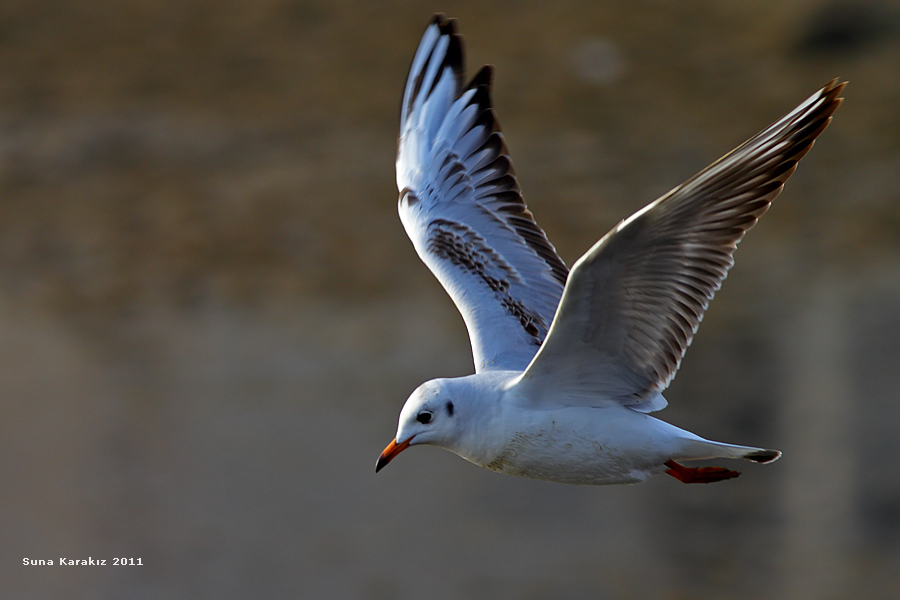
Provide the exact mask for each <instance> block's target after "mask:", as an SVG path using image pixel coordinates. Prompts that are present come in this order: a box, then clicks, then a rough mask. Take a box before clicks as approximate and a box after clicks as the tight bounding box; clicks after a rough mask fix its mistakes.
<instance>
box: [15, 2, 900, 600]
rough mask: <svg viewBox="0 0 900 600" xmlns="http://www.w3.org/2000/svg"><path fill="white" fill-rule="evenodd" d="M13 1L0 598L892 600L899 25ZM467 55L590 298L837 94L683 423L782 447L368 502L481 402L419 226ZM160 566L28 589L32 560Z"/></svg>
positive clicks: (896, 535) (528, 6)
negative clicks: (806, 106)
mask: <svg viewBox="0 0 900 600" xmlns="http://www.w3.org/2000/svg"><path fill="white" fill-rule="evenodd" d="M591 5H592V6H590V7H589V6H587V5H586V4H582V3H579V2H572V1H560V2H554V3H549V2H530V1H529V2H525V1H523V2H513V1H504V2H490V3H486V2H456V1H448V2H443V3H440V4H438V3H432V2H412V1H402V2H393V3H376V2H367V1H361V0H353V1H351V0H347V1H342V2H325V1H302V0H256V1H253V2H250V1H242V2H238V1H222V0H219V1H212V0H179V1H171V0H153V1H151V0H134V1H131V2H116V1H103V0H96V1H89V0H75V1H71V0H67V1H56V0H6V1H4V2H3V3H2V4H0V398H2V400H0V506H2V509H3V519H2V522H0V548H2V558H0V595H2V597H3V598H14V599H51V598H67V599H73V598H76V599H77V598H91V599H119V598H133V599H144V598H147V599H150V598H172V599H179V598H185V599H187V598H191V599H193V598H216V599H230V598H235V599H237V598H250V597H254V598H361V599H373V600H374V599H382V598H384V599H387V598H401V599H406V598H429V599H456V598H476V599H477V598H491V599H494V598H535V599H538V598H547V599H556V598H592V599H594V598H601V599H606V598H609V599H613V598H616V599H618V598H663V599H671V600H676V599H689V598H690V599H693V598H705V599H720V598H721V599H755V598H784V599H792V600H793V599H817V600H820V599H833V598H863V597H864V598H870V599H882V598H883V599H888V598H895V597H896V593H897V590H898V589H900V477H898V468H897V462H898V460H900V436H898V435H897V431H898V429H900V406H898V403H897V401H896V400H897V398H896V392H895V390H896V385H897V384H896V381H897V374H898V362H900V335H898V334H900V311H898V310H897V307H898V305H900V252H898V250H900V77H898V75H900V7H898V5H897V4H896V3H895V2H892V1H891V0H871V1H868V0H866V1H851V0H847V1H835V0H824V1H822V0H791V1H782V2H714V1H703V2H677V1H661V0H654V1H648V2H628V1H624V0H618V1H606V2H595V3H591ZM437 10H443V11H444V12H447V13H448V14H450V15H452V16H456V17H458V18H459V19H460V26H461V30H462V33H463V34H464V35H465V36H466V40H467V54H468V66H469V72H470V73H473V72H474V70H475V68H477V66H479V65H481V64H483V63H488V62H490V63H493V64H495V65H496V66H497V77H496V86H495V100H496V105H497V110H498V113H499V116H500V120H501V123H502V124H503V127H504V131H505V133H506V135H507V140H508V143H509V146H510V148H511V152H512V155H513V157H514V159H515V161H516V166H517V169H518V172H519V175H520V181H521V184H522V187H523V189H524V191H525V195H526V199H527V200H528V201H529V203H530V206H531V208H532V210H533V211H534V213H535V214H536V216H537V218H538V220H539V222H540V223H541V224H542V225H543V226H544V228H545V229H546V230H547V233H548V235H549V236H550V238H551V240H553V241H554V242H555V244H556V245H557V248H558V249H559V250H560V253H561V254H562V256H563V258H564V259H566V261H567V262H568V263H570V264H571V263H572V262H573V261H574V260H575V259H576V258H577V257H578V256H579V255H580V254H581V253H582V252H583V251H584V250H586V249H587V248H588V247H589V246H590V245H591V244H592V243H593V242H594V241H595V240H596V239H598V238H599V237H600V236H601V235H602V234H603V233H605V232H606V231H607V230H608V229H609V228H610V227H612V226H613V225H615V223H616V222H617V221H618V220H619V219H621V218H624V217H626V216H628V215H629V214H631V213H632V212H633V211H635V210H637V209H638V208H640V207H641V206H643V205H644V204H645V203H647V202H648V201H650V200H652V199H654V198H655V197H656V196H658V195H659V194H661V193H663V192H665V191H667V190H668V189H669V188H671V187H673V186H674V185H676V184H678V183H680V182H681V181H683V180H684V179H686V178H687V177H689V176H690V175H692V174H693V173H695V172H696V171H697V170H699V169H701V168H702V167H704V166H705V165H707V164H708V163H709V162H711V161H712V160H714V159H716V158H718V157H719V156H720V155H721V154H723V153H724V152H726V151H728V150H730V149H731V148H733V147H734V146H736V145H737V144H738V143H740V142H742V141H743V140H744V139H746V138H747V137H749V136H750V135H752V134H753V133H755V132H756V131H758V130H760V129H761V128H762V127H764V126H765V125H766V124H768V123H770V122H771V121H773V120H775V119H776V118H777V117H779V116H780V115H781V114H783V113H785V112H787V111H788V110H789V109H791V108H793V107H794V106H795V105H796V104H798V103H799V102H800V101H802V100H803V99H804V98H806V97H807V96H809V95H810V94H811V93H812V92H813V91H815V90H816V89H817V88H818V87H820V86H821V85H822V84H824V83H825V82H827V81H828V80H830V79H832V78H833V77H836V76H841V77H843V78H845V79H849V80H850V81H851V83H850V85H849V87H848V88H847V90H846V93H845V96H846V97H847V101H846V103H845V104H844V106H843V107H842V108H841V109H840V110H839V111H838V113H837V116H836V119H835V121H834V123H833V124H832V126H831V127H830V128H829V129H828V131H826V132H825V133H824V134H823V135H822V137H821V139H820V141H819V143H818V144H817V145H816V147H815V148H814V149H813V151H812V152H811V153H810V154H809V155H808V156H807V157H806V158H805V159H804V161H803V162H802V164H801V166H800V169H799V170H798V172H797V174H796V175H795V176H794V177H793V178H792V179H791V181H790V182H789V184H788V186H787V188H786V191H785V193H784V194H783V195H782V197H781V198H779V200H778V201H777V202H776V204H775V206H774V207H773V209H772V210H771V211H770V212H769V214H768V215H766V217H765V218H764V219H763V221H762V223H761V224H760V226H759V227H758V228H757V229H755V230H754V231H753V232H752V233H751V234H750V235H749V236H748V237H747V239H746V240H745V241H744V243H743V244H742V246H741V248H740V250H739V251H738V253H737V266H736V268H735V269H734V270H733V271H732V275H731V277H730V278H729V279H728V281H727V282H726V284H725V286H724V288H723V290H722V292H721V293H720V294H719V295H718V297H717V299H716V301H715V302H714V303H713V304H712V307H711V310H710V312H709V313H708V316H707V319H706V321H705V322H704V325H703V327H701V330H700V333H699V335H698V337H697V338H696V341H695V343H694V345H693V347H692V348H691V350H690V352H688V355H687V358H686V360H685V362H684V365H683V368H682V370H681V373H680V375H679V377H678V378H677V379H676V380H675V383H674V384H673V385H672V387H671V388H670V390H669V392H668V393H667V394H666V395H667V396H668V398H669V401H670V403H671V405H670V407H669V409H667V410H666V411H665V412H663V413H661V414H660V416H661V417H662V418H664V419H666V420H669V421H671V422H673V423H675V424H677V425H680V426H683V427H687V428H688V429H691V430H693V431H696V432H697V433H699V434H701V435H706V436H709V437H712V438H716V439H723V440H727V441H731V442H738V443H747V444H753V445H761V446H767V447H773V448H779V449H782V450H784V451H785V456H784V458H783V459H782V460H781V461H780V462H778V463H776V464H774V465H772V466H768V467H760V466H756V465H751V464H748V465H744V466H742V469H741V470H743V471H744V474H743V476H742V477H741V478H740V479H738V480H736V481H731V482H728V483H723V484H717V485H710V486H683V485H681V484H679V483H678V482H676V481H675V480H673V479H671V478H668V477H659V478H656V479H655V480H653V481H651V482H649V483H647V484H644V485H641V486H630V487H610V488H588V487H585V488H579V487H566V486H562V485H556V484H547V483H542V482H534V481H526V480H518V479H515V478H511V477H504V476H501V475H497V474H494V473H490V472H487V471H483V470H481V469H478V468H476V467H474V466H472V465H469V464H467V463H465V462H464V461H462V460H461V459H459V458H457V457H455V456H453V455H451V454H449V453H447V452H443V451H439V450H435V449H430V448H424V449H421V448H420V449H416V450H413V451H410V452H408V453H405V454H404V455H403V456H402V457H401V458H400V459H399V460H397V461H396V462H395V463H393V464H392V465H391V466H390V468H388V469H386V470H385V471H384V472H382V473H380V474H379V475H378V476H377V477H376V476H375V474H374V472H373V466H374V462H375V459H376V457H377V455H378V453H379V452H380V451H381V449H382V448H383V447H384V445H385V444H386V443H387V442H388V441H389V440H390V439H391V437H392V436H393V433H394V430H395V427H396V417H397V413H398V412H399V410H400V407H401V405H402V403H403V401H404V400H405V399H406V397H407V395H408V394H409V393H410V392H411V391H412V390H413V389H414V388H415V387H416V386H417V385H418V384H419V383H421V382H422V381H424V380H425V379H428V378H431V377H436V376H452V375H462V374H466V373H468V372H469V371H470V370H471V355H470V353H469V348H468V340H467V337H466V334H465V329H464V326H463V324H462V321H461V319H460V318H459V316H458V314H457V313H456V311H455V308H454V307H453V305H452V304H451V302H450V301H449V299H448V298H447V297H446V296H445V294H444V292H443V290H442V289H441V288H440V286H439V285H438V284H437V282H436V281H435V280H434V279H433V278H432V276H431V274H430V273H429V272H428V271H427V270H426V269H425V267H424V266H423V265H421V264H420V263H419V261H418V258H417V257H416V255H415V253H414V251H413V249H412V247H411V245H410V243H409V242H408V240H407V239H406V236H405V234H404V232H403V230H402V228H401V225H400V223H399V220H398V218H397V216H396V204H395V203H396V196H397V191H396V188H395V184H394V173H393V161H394V151H395V149H396V128H397V115H398V106H399V98H400V92H401V89H402V85H403V83H404V78H405V75H406V69H407V67H408V65H409V61H410V60H411V58H412V54H413V52H414V50H415V48H416V44H417V43H418V39H419V36H420V35H421V33H422V31H423V28H424V26H425V24H426V23H427V21H428V19H429V18H430V16H431V14H432V12H434V11H437ZM88 556H91V557H94V558H106V559H112V557H116V556H124V557H135V558H141V559H142V561H143V563H144V566H142V567H113V566H106V567H60V566H53V567H31V566H29V567H26V566H23V565H22V559H23V558H25V557H28V558H34V559H41V558H43V559H48V558H50V559H53V560H54V562H56V561H57V560H58V559H59V557H68V558H85V559H86V558H87V557H88Z"/></svg>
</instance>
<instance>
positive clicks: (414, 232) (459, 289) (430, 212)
mask: <svg viewBox="0 0 900 600" xmlns="http://www.w3.org/2000/svg"><path fill="white" fill-rule="evenodd" d="M491 77H492V69H491V68H490V67H483V68H482V69H481V70H480V71H479V72H478V73H477V74H476V75H475V77H474V78H473V79H472V81H471V82H470V83H469V84H468V85H465V84H464V71H463V52H462V41H461V38H460V37H459V36H458V35H457V34H456V30H455V22H454V21H453V20H448V19H445V18H444V17H443V16H442V15H436V16H435V17H434V18H433V19H432V22H431V23H430V24H429V26H428V27H427V29H426V30H425V33H424V35H423V36H422V41H421V42H420V44H419V48H418V50H417V51H416V54H415V56H414V58H413V61H412V65H411V67H410V72H409V76H408V78H407V82H406V87H405V89H404V94H403V100H402V103H401V107H400V139H399V144H398V152H397V187H398V189H399V190H400V201H399V211H400V218H401V221H402V222H403V225H404V228H405V229H406V232H407V234H408V235H409V237H410V239H411V240H412V242H413V245H414V246H415V248H416V251H417V252H418V254H419V256H420V257H421V258H422V260H423V262H424V263H425V264H426V265H427V266H428V268H429V269H431V271H432V272H433V273H434V274H435V276H436V277H437V278H438V280H439V281H440V282H441V284H442V285H443V286H444V288H445V289H446V290H447V292H448V293H449V294H450V297H451V298H452V299H453V301H454V303H455V304H456V306H457V307H458V308H459V310H460V312H461V313H462V316H463V318H464V320H465V322H466V326H467V327H468V330H469V336H470V339H471V342H472V351H473V354H474V357H475V368H476V370H478V371H482V370H490V369H517V370H522V369H524V368H525V367H526V366H527V365H528V363H529V362H530V361H531V359H532V358H533V356H534V354H535V353H536V352H537V350H538V348H539V347H540V345H541V343H542V342H543V340H544V338H545V337H546V335H547V331H548V330H549V327H550V323H551V321H552V319H553V315H554V314H555V312H556V307H557V305H558V304H559V299H560V296H561V295H562V290H563V286H564V284H565V281H566V278H567V276H568V269H567V268H566V265H565V264H564V263H563V261H562V260H561V259H560V258H559V256H558V255H557V253H556V250H555V249H554V248H553V246H552V244H550V242H549V241H548V240H547V236H546V235H545V234H544V232H543V230H541V228H540V227H539V226H538V225H537V223H535V221H534V217H533V216H532V214H531V212H530V211H529V210H528V209H527V207H526V206H525V202H524V200H523V199H522V194H521V191H520V189H519V185H518V181H517V180H516V176H515V171H514V170H513V166H512V161H511V160H510V158H509V151H508V150H507V148H506V143H505V142H504V139H503V135H502V133H500V128H499V125H498V124H497V117H496V115H495V114H494V110H493V108H492V106H491V94H490V86H491Z"/></svg>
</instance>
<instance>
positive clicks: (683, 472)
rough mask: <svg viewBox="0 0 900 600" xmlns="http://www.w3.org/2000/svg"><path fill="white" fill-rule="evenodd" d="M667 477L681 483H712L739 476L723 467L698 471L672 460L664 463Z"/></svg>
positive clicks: (702, 468) (703, 468)
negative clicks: (669, 476) (666, 468)
mask: <svg viewBox="0 0 900 600" xmlns="http://www.w3.org/2000/svg"><path fill="white" fill-rule="evenodd" d="M666 466H667V467H669V469H668V470H667V471H666V473H668V474H669V475H671V476H672V477H674V478H675V479H677V480H678V481H680V482H681V483H712V482H714V481H723V480H725V479H731V478H732V477H737V476H738V475H740V473H738V472H737V471H729V470H728V469H726V468H725V467H700V468H698V469H694V468H690V467H685V466H683V465H679V464H678V463H677V462H675V461H674V460H669V461H666Z"/></svg>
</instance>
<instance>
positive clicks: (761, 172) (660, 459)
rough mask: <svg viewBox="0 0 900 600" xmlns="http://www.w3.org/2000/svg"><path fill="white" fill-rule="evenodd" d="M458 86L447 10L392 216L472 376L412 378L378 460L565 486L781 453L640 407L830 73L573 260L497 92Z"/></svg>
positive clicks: (772, 186) (415, 90) (414, 82)
mask: <svg viewBox="0 0 900 600" xmlns="http://www.w3.org/2000/svg"><path fill="white" fill-rule="evenodd" d="M492 75H493V68H492V67H491V66H485V67H482V68H481V70H479V71H478V73H477V74H476V75H475V76H474V78H473V79H472V80H471V81H470V82H469V83H468V84H466V83H465V79H464V77H465V73H464V62H463V47H462V39H461V37H460V36H459V35H458V34H457V33H456V22H455V20H453V19H447V18H445V17H444V16H443V15H441V14H438V15H435V16H434V17H433V18H432V20H431V22H430V23H429V25H428V26H427V28H426V29H425V33H424V34H423V36H422V40H421V42H420V43H419V47H418V50H417V51H416V54H415V57H414V58H413V60H412V65H411V67H410V70H409V76H408V78H407V81H406V87H405V90H404V92H403V101H402V104H401V108H400V137H399V144H398V152H397V187H398V189H399V190H400V197H399V212H400V219H401V221H402V223H403V226H404V229H405V230H406V233H407V235H408V236H409V238H410V240H411V241H412V243H413V246H414V247H415V249H416V252H417V253H418V255H419V257H420V258H421V259H422V261H423V262H424V263H425V264H426V265H427V266H428V268H429V269H430V270H431V271H432V273H434V275H435V276H436V277H437V279H438V280H439V281H440V282H441V284H442V285H443V286H444V288H445V289H446V291H447V293H448V294H449V295H450V297H451V298H452V299H453V302H454V303H455V304H456V306H457V308H458V309H459V311H460V313H462V317H463V320H464V321H465V324H466V327H467V328H468V331H469V338H470V341H471V344H472V352H473V354H474V361H475V373H474V374H472V375H468V376H465V377H457V378H445V379H434V380H432V381H428V382H426V383H424V384H422V385H421V386H419V387H418V388H417V389H416V390H415V391H414V392H413V393H412V395H411V396H410V397H409V399H408V400H407V401H406V403H405V405H404V406H403V409H402V411H401V413H400V419H399V425H398V428H397V433H396V436H395V438H394V439H393V441H391V442H390V444H388V446H387V447H386V448H385V449H384V451H383V452H382V453H381V456H380V457H379V458H378V461H377V463H376V466H375V471H376V472H378V471H380V470H381V469H382V468H383V467H384V466H385V465H387V464H388V463H389V462H391V460H393V459H394V458H395V457H396V456H397V455H398V454H400V453H401V452H403V451H404V450H406V449H407V448H409V447H410V446H416V445H422V444H428V445H432V446H438V447H441V448H445V449H447V450H449V451H451V452H454V453H456V454H458V455H459V456H461V457H462V458H464V459H466V460H468V461H470V462H472V463H474V464H476V465H479V466H481V467H484V468H487V469H490V470H492V471H497V472H500V473H507V474H510V475H516V476H520V477H528V478H532V479H540V480H546V481H554V482H560V483H568V484H594V485H601V484H627V483H639V482H642V481H645V480H646V479H648V478H649V477H650V476H651V475H655V474H660V473H667V474H669V475H671V476H672V477H674V478H676V479H678V480H679V481H682V482H683V483H710V482H715V481H721V480H725V479H730V478H733V477H737V476H738V475H739V473H738V472H737V471H732V470H730V469H726V468H724V467H687V466H684V465H682V464H681V462H684V461H693V460H706V459H720V458H734V459H745V460H749V461H753V462H757V463H762V464H765V463H770V462H773V461H775V460H777V459H778V458H779V457H780V456H781V452H779V451H777V450H768V449H764V448H755V447H750V446H738V445H734V444H726V443H722V442H717V441H712V440H707V439H704V438H702V437H700V436H698V435H696V434H693V433H691V432H689V431H686V430H684V429H680V428H678V427H675V426H674V425H671V424H669V423H667V422H665V421H661V420H659V419H657V418H655V417H653V416H651V415H650V413H653V412H655V411H658V410H661V409H662V408H665V406H666V405H667V401H666V399H665V398H663V396H662V392H663V391H664V390H665V389H666V388H667V387H668V385H669V383H670V382H671V381H672V378H673V377H674V376H675V372H676V371H677V370H678V367H679V365H680V364H681V359H682V357H683V356H684V353H685V350H686V349H687V347H688V346H689V345H690V343H691V340H692V339H693V336H694V334H695V333H696V332H697V327H698V326H699V325H700V321H701V320H702V318H703V314H704V312H705V311H706V308H707V306H708V305H709V302H710V300H712V298H713V296H714V295H715V292H716V291H717V290H718V289H719V287H720V286H721V284H722V281H723V280H724V279H725V276H726V274H727V273H728V269H729V268H730V267H731V266H732V264H733V263H734V260H733V258H732V255H733V254H734V251H735V248H736V246H737V244H738V242H739V241H740V240H741V238H742V237H743V236H744V233H745V232H746V231H747V230H748V229H750V228H751V227H753V225H755V224H756V221H757V220H758V219H759V217H760V216H761V215H762V214H763V213H764V212H766V210H767V209H768V208H769V205H770V204H771V202H772V200H774V199H775V197H776V196H778V194H779V193H780V192H781V189H782V187H783V186H784V183H785V181H787V179H788V177H790V176H791V174H792V173H793V172H794V170H795V169H796V168H797V162H798V161H799V160H800V159H801V158H802V157H803V156H804V155H805V154H806V153H807V152H808V151H809V149H810V148H811V147H812V146H813V142H814V141H815V139H816V137H818V136H819V134H820V133H822V131H824V130H825V128H826V127H827V126H828V124H829V123H830V122H831V118H832V114H833V113H834V112H835V111H836V110H837V108H838V106H840V104H841V102H842V100H843V99H842V98H839V97H838V95H839V94H840V92H841V90H842V89H843V88H844V86H845V85H846V82H844V83H840V82H839V80H837V79H835V80H833V81H831V82H830V83H828V84H827V85H825V86H824V87H823V88H821V89H820V90H819V91H817V92H816V93H815V94H813V95H812V96H810V97H809V99H807V100H806V101H805V102H803V103H802V104H800V105H799V106H798V107H797V108H795V109H794V110H792V111H791V112H789V113H788V114H786V115H785V116H783V117H782V118H780V119H778V120H777V121H775V123H773V124H772V125H770V126H769V127H767V128H765V129H764V130H762V131H761V132H760V133H758V134H757V135H755V136H754V137H752V138H750V139H749V140H748V141H747V142H745V143H744V144H742V145H740V146H738V147H737V148H736V149H735V150H733V151H731V152H730V153H728V154H726V155H725V156H724V157H722V158H721V159H719V160H718V161H716V162H715V163H713V164H712V165H710V166H709V167H707V168H706V169H704V170H703V171H701V172H700V173H698V174H697V175H695V176H694V177H692V178H690V179H689V180H687V181H686V182H685V183H683V184H681V185H679V186H678V187H676V188H675V189H673V190H672V191H670V192H669V193H667V194H665V195H664V196H662V197H661V198H659V199H658V200H656V201H654V202H651V203H650V204H648V205H647V206H645V207H644V208H643V209H641V210H639V211H638V212H636V213H635V214H633V215H632V216H631V217H629V218H627V219H625V220H623V221H621V222H620V223H619V224H618V225H616V226H615V227H614V228H613V229H612V231H610V232H609V233H607V234H606V235H605V236H604V237H603V238H602V239H600V241H598V242H597V243H596V244H595V245H594V246H593V247H592V248H591V249H590V250H588V251H587V253H585V254H584V256H582V257H581V258H580V259H578V261H576V262H575V264H574V266H573V267H572V269H571V271H570V270H569V269H568V268H567V267H566V265H565V263H564V262H563V261H562V259H561V258H560V257H559V255H558V254H557V253H556V250H555V248H554V247H553V245H552V244H551V243H550V242H549V241H548V239H547V236H546V235H545V233H544V231H543V230H542V229H541V228H540V227H539V226H538V225H537V223H536V222H535V220H534V217H533V215H532V213H531V212H530V211H529V210H528V208H527V207H526V206H525V202H524V200H523V199H522V193H521V191H520V189H519V184H518V182H517V180H516V176H515V172H514V170H513V165H512V162H511V160H510V157H509V152H508V150H507V147H506V144H505V143H504V139H503V135H502V134H501V133H500V128H499V125H498V123H497V117H496V116H495V113H494V110H493V108H492V102H491V80H492Z"/></svg>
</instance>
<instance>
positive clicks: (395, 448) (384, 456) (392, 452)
mask: <svg viewBox="0 0 900 600" xmlns="http://www.w3.org/2000/svg"><path fill="white" fill-rule="evenodd" d="M411 441H412V438H409V439H408V440H406V441H405V442H402V443H400V444H398V443H397V440H396V439H393V440H391V443H390V444H388V445H387V448H385V449H384V451H383V452H382V453H381V456H379V457H378V462H376V463H375V472H376V473H377V472H378V471H380V470H382V469H383V468H384V467H385V465H387V464H388V463H389V462H391V461H392V460H394V457H395V456H397V455H398V454H400V453H401V452H403V451H404V450H406V449H407V448H409V443H410V442H411Z"/></svg>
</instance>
